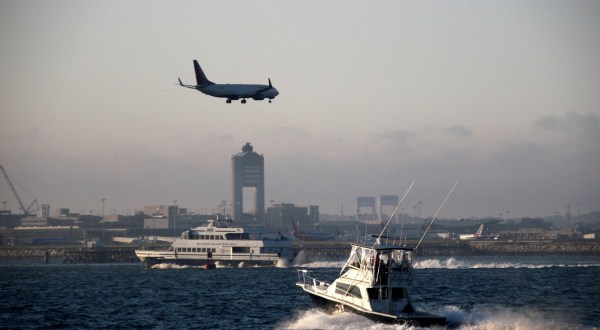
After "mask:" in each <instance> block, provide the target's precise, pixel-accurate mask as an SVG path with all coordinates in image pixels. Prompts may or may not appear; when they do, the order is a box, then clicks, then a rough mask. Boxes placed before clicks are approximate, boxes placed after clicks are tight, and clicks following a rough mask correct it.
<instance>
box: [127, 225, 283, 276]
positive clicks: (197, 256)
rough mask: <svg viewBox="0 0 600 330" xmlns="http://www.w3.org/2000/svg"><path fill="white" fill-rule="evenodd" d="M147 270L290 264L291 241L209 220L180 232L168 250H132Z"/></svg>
mask: <svg viewBox="0 0 600 330" xmlns="http://www.w3.org/2000/svg"><path fill="white" fill-rule="evenodd" d="M135 254H136V256H137V257H138V258H139V259H140V260H141V261H142V262H143V263H144V265H145V266H146V267H152V266H153V265H156V264H161V263H170V264H177V265H196V266H205V267H206V268H214V266H215V264H216V265H219V266H227V267H242V266H255V265H263V266H275V265H277V264H278V263H279V264H281V263H283V264H291V262H292V261H293V254H292V250H291V241H289V240H288V239H287V238H286V237H285V236H283V235H281V234H279V235H278V236H276V237H268V236H266V235H264V233H263V229H262V228H254V227H249V228H242V227H232V221H231V220H217V221H215V220H209V221H208V224H207V225H206V226H200V227H196V228H193V229H190V230H186V231H184V232H183V233H181V236H179V237H178V238H176V239H175V241H174V242H173V243H172V245H171V247H170V248H169V249H168V250H164V251H157V250H135Z"/></svg>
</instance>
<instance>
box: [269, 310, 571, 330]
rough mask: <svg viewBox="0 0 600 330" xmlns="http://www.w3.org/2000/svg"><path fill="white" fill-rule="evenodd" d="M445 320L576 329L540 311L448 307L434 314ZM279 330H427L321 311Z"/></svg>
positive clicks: (490, 326)
mask: <svg viewBox="0 0 600 330" xmlns="http://www.w3.org/2000/svg"><path fill="white" fill-rule="evenodd" d="M433 312H435V313H436V314H438V315H442V316H445V317H446V318H447V320H448V327H449V328H454V329H465V330H477V329H485V330H495V329H528V330H530V329H531V330H537V329H540V330H541V329H559V328H569V327H571V328H573V326H574V325H573V324H568V323H567V322H564V321H562V320H560V319H557V318H556V316H554V315H544V314H543V313H541V312H538V311H527V310H519V311H512V310H503V309H497V310H488V311H469V312H467V311H462V310H460V309H459V308H458V307H455V306H448V307H446V308H444V309H441V310H436V311H433ZM276 328H277V329H332V330H333V329H371V330H386V329H423V328H420V327H411V326H405V325H398V324H383V323H377V322H373V321H371V320H369V319H367V318H365V317H362V316H360V315H356V314H354V313H348V312H344V313H337V314H326V313H324V312H322V311H320V310H318V309H310V310H306V311H302V312H299V313H298V314H297V315H296V316H295V317H294V318H293V319H292V320H291V321H288V322H283V323H280V324H278V325H277V327H276Z"/></svg>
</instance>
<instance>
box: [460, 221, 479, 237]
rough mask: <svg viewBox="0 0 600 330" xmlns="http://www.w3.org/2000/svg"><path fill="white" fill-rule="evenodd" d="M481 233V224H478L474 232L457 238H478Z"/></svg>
mask: <svg viewBox="0 0 600 330" xmlns="http://www.w3.org/2000/svg"><path fill="white" fill-rule="evenodd" d="M482 234H483V224H481V225H480V226H479V229H477V232H476V233H475V234H466V235H460V236H459V238H460V239H478V238H482V237H483V235H482Z"/></svg>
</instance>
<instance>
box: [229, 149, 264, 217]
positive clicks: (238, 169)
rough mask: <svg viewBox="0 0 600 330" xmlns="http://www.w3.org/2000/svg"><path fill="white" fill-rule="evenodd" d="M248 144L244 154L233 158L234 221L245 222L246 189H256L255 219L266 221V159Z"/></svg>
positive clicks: (243, 150)
mask: <svg viewBox="0 0 600 330" xmlns="http://www.w3.org/2000/svg"><path fill="white" fill-rule="evenodd" d="M253 149H254V148H253V147H252V145H251V144H250V143H249V142H247V143H246V144H245V145H244V146H243V147H242V152H239V153H237V154H235V155H233V156H231V175H232V178H233V180H232V182H233V187H232V188H233V189H232V194H233V196H232V197H233V198H232V200H233V219H234V220H237V221H244V220H250V219H244V187H251V188H253V189H254V210H253V212H254V219H256V220H257V221H264V217H265V159H264V157H263V156H262V155H259V154H257V153H256V152H254V150H253Z"/></svg>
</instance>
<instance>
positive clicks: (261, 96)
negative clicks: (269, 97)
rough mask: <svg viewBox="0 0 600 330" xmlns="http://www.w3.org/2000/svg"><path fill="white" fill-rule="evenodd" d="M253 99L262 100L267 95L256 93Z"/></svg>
mask: <svg viewBox="0 0 600 330" xmlns="http://www.w3.org/2000/svg"><path fill="white" fill-rule="evenodd" d="M252 99H253V100H255V101H262V100H264V99H265V96H264V95H255V96H253V97H252Z"/></svg>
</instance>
